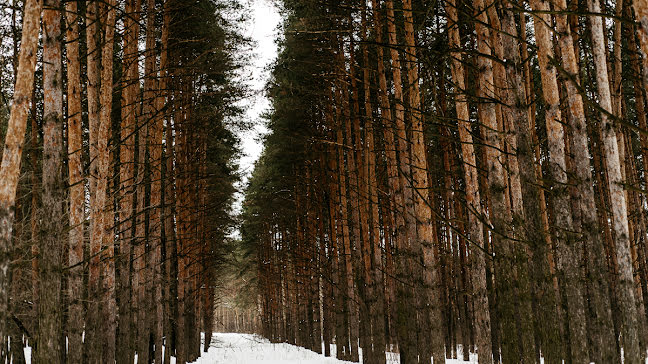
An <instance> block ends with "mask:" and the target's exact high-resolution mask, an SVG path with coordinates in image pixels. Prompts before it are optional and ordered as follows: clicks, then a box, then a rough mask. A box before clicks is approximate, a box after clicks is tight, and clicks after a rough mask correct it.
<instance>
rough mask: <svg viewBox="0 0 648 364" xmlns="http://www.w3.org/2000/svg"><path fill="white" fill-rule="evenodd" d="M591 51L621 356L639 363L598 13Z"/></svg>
mask: <svg viewBox="0 0 648 364" xmlns="http://www.w3.org/2000/svg"><path fill="white" fill-rule="evenodd" d="M587 7H588V9H589V11H590V12H591V13H592V14H599V13H600V12H601V7H600V5H599V2H598V0H588V1H587ZM589 21H590V25H591V28H590V31H591V36H592V51H593V53H594V63H595V65H596V82H597V86H598V94H599V95H598V96H599V102H600V105H601V107H602V108H603V110H604V112H602V113H601V115H600V116H601V124H600V125H601V139H602V146H603V152H604V154H605V158H606V160H607V174H608V176H609V179H608V181H609V182H608V188H609V189H610V197H611V208H612V217H613V228H614V232H615V236H616V252H617V261H618V265H619V278H618V294H619V306H620V308H621V324H622V326H621V334H622V341H623V356H624V358H625V362H626V363H639V361H640V360H641V355H640V349H639V334H638V328H637V321H636V315H637V307H636V303H635V297H634V289H633V281H634V280H633V275H632V259H631V255H630V241H629V230H628V229H629V228H628V212H627V201H626V196H625V192H624V189H623V185H622V184H623V183H624V181H623V179H622V174H621V162H622V161H621V159H620V155H619V145H618V143H617V137H616V128H615V126H614V125H613V124H612V120H610V119H609V113H611V112H612V99H611V96H610V83H609V79H608V70H607V61H606V54H605V53H606V49H607V48H605V45H604V42H603V37H604V35H603V23H602V19H601V17H600V16H598V15H590V16H589Z"/></svg>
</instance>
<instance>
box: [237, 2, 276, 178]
mask: <svg viewBox="0 0 648 364" xmlns="http://www.w3.org/2000/svg"><path fill="white" fill-rule="evenodd" d="M240 1H246V2H248V1H249V3H250V4H251V7H252V19H251V22H250V24H249V26H248V27H247V29H246V31H247V35H248V36H249V37H251V38H252V40H253V41H254V42H255V43H256V45H255V47H254V62H253V64H252V69H251V71H252V77H253V79H252V83H251V85H252V87H253V89H254V91H255V97H253V98H252V99H249V100H246V101H245V104H246V105H247V106H248V107H247V118H248V119H249V120H253V121H255V127H254V128H253V130H252V131H251V132H247V133H244V134H243V135H241V142H242V143H241V147H242V151H243V154H244V155H243V157H242V158H241V160H240V166H241V172H243V176H244V181H246V180H247V178H248V177H249V175H250V173H251V172H252V169H253V168H254V162H255V161H256V160H257V159H258V158H259V156H260V155H261V152H262V150H263V145H262V144H261V141H260V138H259V137H260V136H261V135H263V134H264V133H265V132H266V128H265V127H264V125H263V123H262V122H261V120H260V115H261V114H262V113H263V112H264V111H266V110H267V109H268V107H269V102H268V99H266V98H265V95H264V93H263V87H264V86H265V83H266V81H267V79H268V73H269V72H268V65H269V64H270V63H272V62H273V61H274V59H275V58H276V56H277V45H276V44H275V41H274V39H275V34H276V33H277V27H278V25H279V22H280V20H281V19H280V17H279V14H278V13H277V9H276V8H275V7H274V5H273V3H272V0H240Z"/></svg>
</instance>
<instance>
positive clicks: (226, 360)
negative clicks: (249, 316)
mask: <svg viewBox="0 0 648 364" xmlns="http://www.w3.org/2000/svg"><path fill="white" fill-rule="evenodd" d="M195 363H196V364H221V363H222V364H257V363H264V364H296V363H312V364H341V363H350V362H347V361H342V360H337V359H334V358H327V357H324V355H320V354H317V353H315V352H313V351H310V350H307V349H304V348H300V347H298V346H295V345H290V344H272V343H270V342H269V341H268V340H266V339H264V338H262V337H260V336H256V335H249V334H229V333H228V334H223V333H216V334H214V335H213V337H212V342H211V347H210V348H209V352H207V353H203V355H202V357H200V358H199V359H198V360H197V361H196V362H195Z"/></svg>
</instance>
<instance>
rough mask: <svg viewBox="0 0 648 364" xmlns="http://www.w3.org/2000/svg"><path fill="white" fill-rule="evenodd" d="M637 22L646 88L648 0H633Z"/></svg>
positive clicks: (646, 85)
mask: <svg viewBox="0 0 648 364" xmlns="http://www.w3.org/2000/svg"><path fill="white" fill-rule="evenodd" d="M632 5H633V7H634V10H635V16H636V17H637V22H639V28H638V29H637V32H638V33H639V43H640V45H641V54H642V55H643V80H644V88H646V89H648V0H633V2H632Z"/></svg>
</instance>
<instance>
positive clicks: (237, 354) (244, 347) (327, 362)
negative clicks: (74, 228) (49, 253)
mask: <svg viewBox="0 0 648 364" xmlns="http://www.w3.org/2000/svg"><path fill="white" fill-rule="evenodd" d="M203 340H204V339H203ZM331 352H332V353H333V354H335V345H331ZM136 358H137V356H136ZM360 358H362V351H361V352H360ZM25 359H27V364H30V363H31V347H29V346H27V347H26V348H25ZM470 359H471V360H470V361H469V362H467V361H462V360H456V359H446V364H476V363H477V356H475V355H474V354H471V355H470ZM135 360H137V359H135ZM261 363H263V364H297V363H300V364H301V363H304V364H306V363H307V364H344V363H347V364H348V363H351V362H349V361H343V360H338V359H335V358H330V357H325V356H324V355H323V354H317V353H316V352H314V351H311V350H308V349H305V348H302V347H299V346H295V345H290V344H285V343H282V344H273V343H271V342H270V341H268V340H267V339H265V338H263V337H261V336H258V335H250V334H236V333H214V334H213V335H212V341H211V345H210V348H209V352H207V353H203V354H202V356H201V357H200V358H198V360H197V361H195V362H194V364H261ZM171 364H176V361H175V358H174V357H171ZM387 364H399V360H398V354H397V353H392V352H387Z"/></svg>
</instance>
